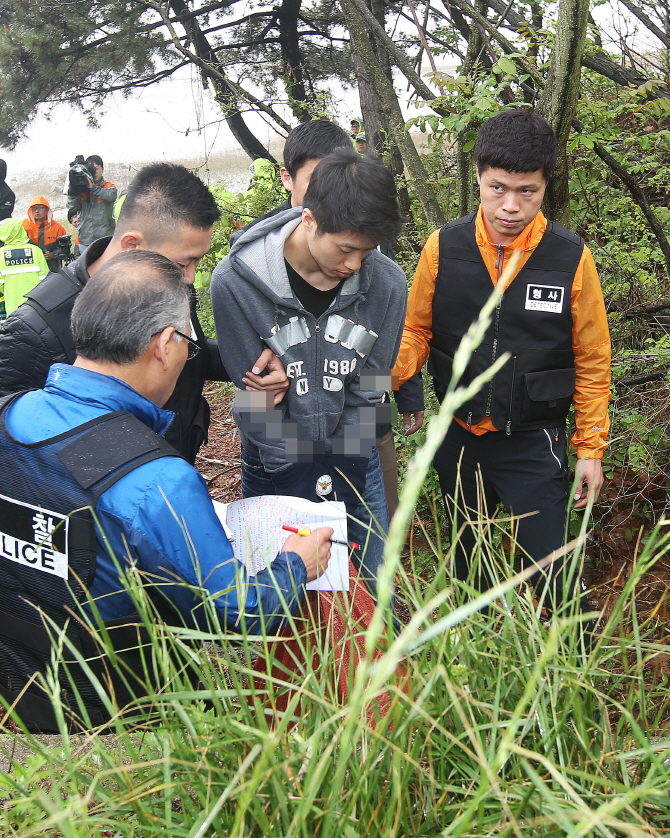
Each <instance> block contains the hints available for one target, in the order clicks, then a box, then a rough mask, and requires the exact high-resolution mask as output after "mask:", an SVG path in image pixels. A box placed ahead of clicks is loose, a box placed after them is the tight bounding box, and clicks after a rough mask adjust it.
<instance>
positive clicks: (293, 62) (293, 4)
mask: <svg viewBox="0 0 670 838" xmlns="http://www.w3.org/2000/svg"><path fill="white" fill-rule="evenodd" d="M301 5H302V0H282V4H281V8H280V9H279V10H278V15H279V43H280V46H281V54H282V60H283V62H284V68H283V69H284V83H285V84H286V92H287V94H288V101H289V105H290V107H291V110H292V111H293V114H294V115H295V116H296V117H297V118H298V119H299V120H300V121H301V122H309V120H310V118H311V114H310V112H309V97H308V95H307V90H306V89H305V81H304V78H303V65H304V62H303V57H302V53H301V51H300V40H299V38H298V15H299V14H300V6H301Z"/></svg>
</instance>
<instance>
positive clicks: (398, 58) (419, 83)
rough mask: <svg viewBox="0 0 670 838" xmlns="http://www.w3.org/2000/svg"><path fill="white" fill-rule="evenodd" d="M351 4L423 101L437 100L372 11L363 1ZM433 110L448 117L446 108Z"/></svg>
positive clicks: (352, 0) (355, 0)
mask: <svg viewBox="0 0 670 838" xmlns="http://www.w3.org/2000/svg"><path fill="white" fill-rule="evenodd" d="M351 2H352V3H353V5H354V6H355V7H356V10H357V11H358V13H359V14H360V15H361V17H362V18H363V20H365V22H366V23H367V24H368V26H369V27H370V28H371V29H372V31H373V32H374V33H375V35H376V37H378V38H379V40H380V41H381V42H382V43H383V44H384V46H385V47H386V49H387V50H388V51H389V53H390V54H391V55H392V56H393V58H394V59H395V62H396V66H397V67H398V69H399V70H400V71H401V72H402V74H403V75H404V76H405V78H406V79H407V81H409V82H410V83H411V84H412V86H413V87H414V89H415V90H416V92H417V94H418V95H419V96H421V98H422V99H425V100H426V102H427V103H428V104H429V103H430V102H431V101H433V100H434V99H437V94H436V93H433V91H432V90H431V89H430V88H429V87H428V85H427V84H426V83H425V81H424V80H423V79H422V78H421V76H420V75H419V74H418V73H417V72H416V70H415V69H414V67H412V65H411V63H410V61H409V59H408V58H407V56H406V55H405V53H404V52H403V51H402V50H400V49H398V47H397V46H396V44H395V42H394V41H393V40H392V39H391V38H389V36H388V35H387V34H386V30H385V29H384V27H383V26H382V25H381V24H380V23H379V21H378V20H377V18H376V17H375V16H374V15H373V14H372V12H371V11H370V9H368V7H367V6H366V5H365V3H364V2H363V0H351ZM433 110H434V111H435V112H436V113H439V114H441V115H446V112H445V110H444V108H439V107H435V108H433Z"/></svg>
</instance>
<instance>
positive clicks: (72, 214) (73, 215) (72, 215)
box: [67, 207, 81, 259]
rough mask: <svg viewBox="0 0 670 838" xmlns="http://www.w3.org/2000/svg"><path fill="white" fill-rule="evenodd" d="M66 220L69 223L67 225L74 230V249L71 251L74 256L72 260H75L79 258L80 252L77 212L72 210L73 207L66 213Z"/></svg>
mask: <svg viewBox="0 0 670 838" xmlns="http://www.w3.org/2000/svg"><path fill="white" fill-rule="evenodd" d="M67 220H68V222H69V223H70V224H71V225H72V226H73V227H74V229H75V233H74V249H73V251H72V252H73V254H74V258H75V259H76V258H77V257H78V256H81V251H80V250H79V232H78V227H79V213H78V212H77V210H76V209H74V207H71V208H70V209H69V210H68V211H67Z"/></svg>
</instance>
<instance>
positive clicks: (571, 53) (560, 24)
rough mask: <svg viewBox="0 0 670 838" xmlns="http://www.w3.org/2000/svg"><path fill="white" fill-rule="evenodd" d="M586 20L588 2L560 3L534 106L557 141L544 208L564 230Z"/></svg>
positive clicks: (568, 208) (563, 0) (567, 212)
mask: <svg viewBox="0 0 670 838" xmlns="http://www.w3.org/2000/svg"><path fill="white" fill-rule="evenodd" d="M588 16H589V2H588V0H560V3H559V6H558V21H557V22H556V39H555V42H554V49H553V52H552V54H551V65H550V67H549V75H548V77H547V81H546V85H545V88H544V91H543V93H542V96H541V98H540V102H539V105H538V112H539V113H540V114H541V115H542V116H543V117H544V118H545V119H546V120H547V122H549V124H550V125H551V127H552V128H553V129H554V131H555V132H556V137H557V138H558V161H557V163H556V170H555V171H554V174H553V175H552V177H551V178H550V179H549V184H548V186H547V192H546V195H545V198H544V208H545V212H546V214H547V215H548V216H549V218H553V219H554V220H555V221H558V222H559V223H561V224H563V225H565V226H566V227H568V226H569V225H570V188H569V183H568V155H567V143H568V137H569V136H570V131H571V130H572V120H573V119H574V118H575V112H576V110H577V101H578V99H579V83H580V78H581V61H582V55H583V53H584V42H585V40H586V24H587V21H588Z"/></svg>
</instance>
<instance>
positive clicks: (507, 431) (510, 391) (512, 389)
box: [505, 355, 516, 436]
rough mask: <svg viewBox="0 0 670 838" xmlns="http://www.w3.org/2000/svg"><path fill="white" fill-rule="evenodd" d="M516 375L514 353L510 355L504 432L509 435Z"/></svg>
mask: <svg viewBox="0 0 670 838" xmlns="http://www.w3.org/2000/svg"><path fill="white" fill-rule="evenodd" d="M515 377H516V355H514V356H513V357H512V383H511V384H510V387H509V410H508V412H507V426H506V428H505V433H506V434H507V436H509V435H510V434H511V433H512V401H513V399H514V379H515Z"/></svg>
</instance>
